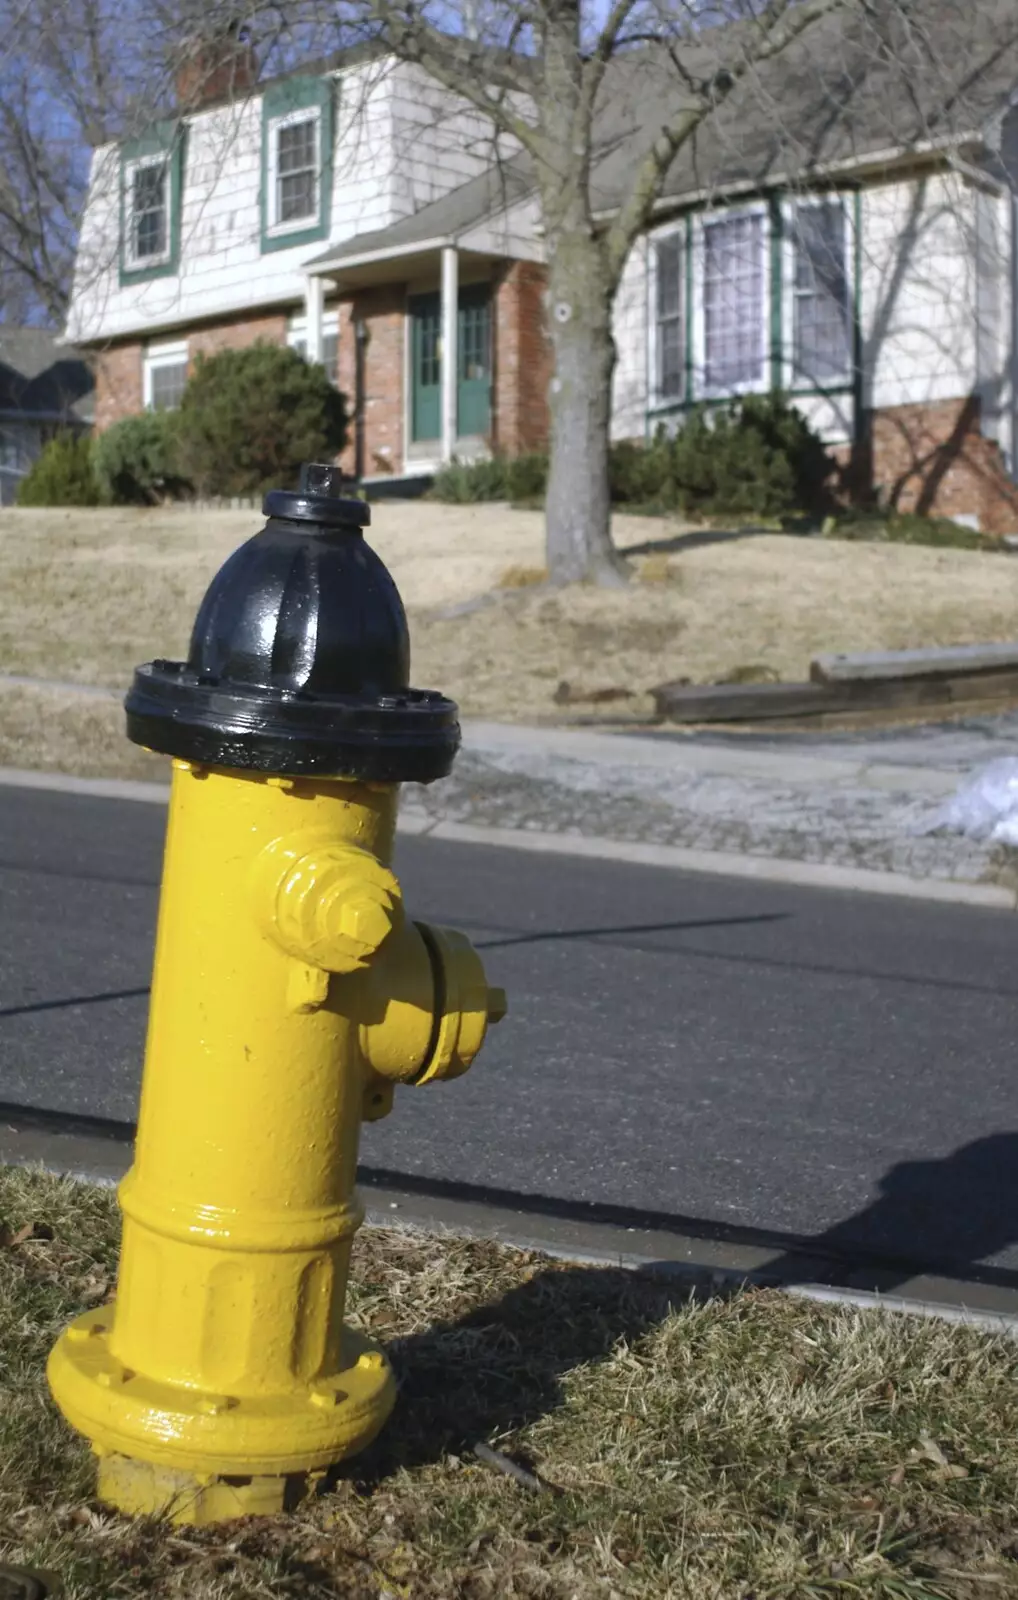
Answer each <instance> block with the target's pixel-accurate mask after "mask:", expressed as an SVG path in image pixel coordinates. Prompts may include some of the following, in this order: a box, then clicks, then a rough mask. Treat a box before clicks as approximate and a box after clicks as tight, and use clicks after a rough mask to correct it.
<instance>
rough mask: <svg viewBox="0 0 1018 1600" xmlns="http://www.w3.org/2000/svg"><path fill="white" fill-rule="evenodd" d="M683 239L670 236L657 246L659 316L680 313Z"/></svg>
mask: <svg viewBox="0 0 1018 1600" xmlns="http://www.w3.org/2000/svg"><path fill="white" fill-rule="evenodd" d="M681 264H682V239H681V237H680V235H679V234H677V233H673V234H670V235H669V237H668V238H667V239H661V240H659V242H658V245H657V314H658V316H659V317H673V316H676V315H677V314H678V312H679V309H680V306H681V303H682V302H681V296H682V280H681Z"/></svg>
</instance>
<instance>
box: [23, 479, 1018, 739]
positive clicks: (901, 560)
mask: <svg viewBox="0 0 1018 1600" xmlns="http://www.w3.org/2000/svg"><path fill="white" fill-rule="evenodd" d="M257 525H258V518H257V517H256V516H254V515H253V514H251V513H248V512H217V513H211V514H208V515H202V514H195V513H182V512H173V511H153V512H145V513H136V512H132V511H115V512H108V511H95V512H61V511H54V512H48V511H37V512H30V511H5V512H2V513H0V672H8V673H20V674H26V675H30V676H37V677H43V678H48V679H63V680H68V679H71V680H79V681H83V682H89V683H104V684H111V685H122V684H124V683H125V682H126V681H127V679H128V677H129V674H130V671H131V668H132V667H133V666H134V664H135V663H136V662H137V661H139V660H144V659H147V658H150V657H152V656H154V655H179V654H180V653H181V652H182V651H183V650H184V649H185V647H186V641H187V632H188V629H189V627H190V623H191V620H192V618H193V615H194V612H195V609H196V607H197V604H198V601H199V599H200V596H201V594H202V592H203V591H204V588H205V586H206V583H207V582H208V579H209V578H210V576H211V575H212V573H213V572H214V571H215V569H216V568H217V567H218V566H219V564H220V562H221V561H222V559H223V557H224V556H225V555H226V554H227V552H228V551H229V550H230V549H231V548H232V547H233V546H234V545H235V544H236V543H237V542H238V541H239V540H240V539H241V538H243V537H245V536H247V535H248V534H249V533H250V532H251V531H253V529H254V528H256V527H257ZM615 536H616V541H617V542H618V544H619V545H620V547H622V548H624V549H627V550H629V551H630V552H633V553H634V554H633V559H634V565H635V569H636V576H637V578H638V579H642V580H643V581H640V582H637V583H634V584H632V585H630V587H629V588H628V589H626V590H623V591H602V590H595V589H586V588H574V589H568V590H563V591H560V592H551V591H549V590H547V589H546V588H545V587H543V586H542V585H541V584H540V583H539V582H537V581H533V580H536V579H537V578H538V577H539V575H540V573H541V571H542V568H541V565H540V562H541V556H542V548H541V520H540V517H539V515H538V514H537V513H533V512H514V511H511V510H508V509H506V508H503V507H497V506H495V507H492V506H462V507H460V506H443V505H437V504H430V503H425V502H418V503H414V504H409V505H399V504H382V505H379V506H376V507H375V508H374V524H373V528H372V532H371V539H372V542H373V543H374V544H375V546H376V547H377V548H378V550H379V551H380V552H381V554H382V555H383V557H384V558H385V560H386V561H387V562H388V563H389V565H390V566H391V568H392V571H393V573H394V575H395V577H396V580H397V582H398V584H399V586H400V588H401V590H402V592H403V595H404V599H405V601H406V603H407V606H408V609H409V611H410V617H411V629H412V634H413V644H414V669H413V676H414V681H415V682H416V683H418V684H419V685H420V686H422V687H437V688H441V689H443V690H445V691H446V692H447V693H450V694H452V695H453V696H454V697H455V698H456V699H457V700H458V701H459V702H460V705H461V707H462V709H463V711H464V712H465V713H466V714H467V715H472V716H485V717H497V718H502V719H506V720H532V719H535V718H540V717H542V716H549V715H552V714H554V702H553V699H552V696H553V694H554V691H555V689H556V687H557V685H558V684H559V682H560V681H562V680H563V679H564V680H567V681H568V682H569V683H570V684H571V685H573V687H574V690H577V689H579V690H589V691H591V692H593V691H597V690H603V689H606V688H611V687H616V688H619V687H624V688H628V689H632V690H635V691H636V692H637V695H638V698H637V699H635V700H633V701H631V702H630V707H631V709H632V710H640V709H642V708H643V707H647V708H649V705H650V702H649V700H648V699H647V698H646V691H647V690H649V689H650V688H651V687H653V686H654V685H655V684H657V683H661V682H663V681H666V680H668V679H673V678H688V679H690V680H691V681H692V682H717V681H722V680H724V679H726V678H727V677H728V676H729V675H730V674H731V673H732V672H733V671H734V670H735V669H737V668H739V667H740V666H742V665H744V664H745V663H746V662H747V661H750V662H753V663H757V664H759V665H760V666H761V667H762V668H765V669H767V670H768V671H769V672H770V673H773V674H775V675H777V676H778V677H780V678H785V679H789V678H802V677H804V676H806V674H807V671H808V666H809V661H810V658H811V657H812V656H813V655H814V654H816V653H817V652H818V651H821V650H865V649H888V650H894V649H904V648H908V647H912V646H919V645H949V644H960V643H966V642H982V641H987V640H994V639H1007V638H1010V637H1012V636H1013V635H1014V629H1015V620H1014V619H1015V616H1016V614H1018V562H1016V561H1014V560H1013V559H1011V558H1009V557H1007V556H1002V555H987V554H978V553H972V552H968V551H963V550H952V549H943V550H940V549H924V548H919V547H915V546H907V545H881V544H853V543H850V542H847V541H842V540H825V539H801V538H794V537H790V536H785V535H781V534H766V535H759V536H753V537H747V538H743V539H737V540H727V541H724V542H715V543H711V542H706V541H705V538H704V536H703V535H702V534H695V533H694V534H689V533H688V532H686V533H683V532H682V531H681V530H678V525H676V524H669V523H667V522H659V521H655V520H653V519H649V518H636V517H622V516H619V517H617V518H616V519H615ZM485 596H486V597H487V603H480V604H476V605H470V604H468V602H471V601H482V600H483V597H485Z"/></svg>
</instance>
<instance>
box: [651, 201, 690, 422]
mask: <svg viewBox="0 0 1018 1600" xmlns="http://www.w3.org/2000/svg"><path fill="white" fill-rule="evenodd" d="M673 238H678V240H679V326H680V328H681V329H682V360H681V368H680V383H679V392H678V394H674V395H673V394H668V395H666V394H662V393H661V392H660V390H659V388H658V374H659V370H660V368H659V363H658V355H659V351H658V316H657V247H658V245H659V244H661V242H662V241H663V240H665V239H673ZM648 243H649V246H650V248H649V250H648V260H647V334H648V337H647V360H648V368H647V379H648V383H647V389H648V392H649V394H650V405H651V410H660V411H664V410H667V408H668V407H669V406H681V405H685V404H686V402H687V401H688V399H689V393H688V390H689V372H688V369H687V363H686V351H687V349H688V340H689V316H690V307H689V304H688V300H689V289H688V280H689V261H688V252H689V248H690V240H689V228H688V224H687V221H686V218H685V217H680V218H679V220H678V221H677V222H673V223H669V225H668V226H667V227H664V228H656V229H655V230H654V232H653V233H652V234H651V235H650V238H649V241H648Z"/></svg>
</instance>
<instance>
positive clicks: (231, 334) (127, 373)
mask: <svg viewBox="0 0 1018 1600" xmlns="http://www.w3.org/2000/svg"><path fill="white" fill-rule="evenodd" d="M286 322H287V319H286V315H285V313H283V312H279V311H275V312H271V313H270V314H268V315H266V316H261V317H237V318H234V319H233V320H231V321H230V322H220V323H216V324H215V325H213V326H211V327H202V328H192V329H191V330H190V331H189V332H188V331H182V332H181V333H179V334H178V335H174V334H166V335H160V336H159V337H158V338H157V339H154V340H153V341H152V342H153V343H154V344H162V343H164V342H167V341H168V340H171V339H173V338H174V337H178V338H181V339H185V338H186V340H187V350H188V356H189V358H190V359H191V360H192V361H193V360H194V357H195V356H196V355H197V354H198V352H199V351H201V352H202V353H203V354H204V355H209V356H211V355H215V353H216V352H217V351H218V350H243V349H244V348H245V347H246V346H247V345H249V344H255V343H256V342H257V341H258V340H259V339H264V340H265V341H266V342H267V343H268V344H284V343H285V342H286ZM144 358H145V343H144V341H142V340H140V339H133V340H131V342H130V343H128V344H117V345H110V346H109V348H108V349H106V350H103V351H100V352H99V354H98V355H97V356H96V375H95V428H96V432H97V433H101V432H102V431H103V429H104V428H108V427H109V426H110V424H111V423H113V422H119V421H120V420H121V418H122V417H133V416H137V414H138V412H139V411H141V410H143V409H144V403H145V402H144V383H143V379H142V366H143V362H144Z"/></svg>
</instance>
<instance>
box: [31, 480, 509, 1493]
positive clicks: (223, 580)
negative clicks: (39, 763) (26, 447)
mask: <svg viewBox="0 0 1018 1600" xmlns="http://www.w3.org/2000/svg"><path fill="white" fill-rule="evenodd" d="M265 511H266V514H267V516H268V518H269V521H268V524H267V526H266V527H265V529H263V531H262V532H261V533H259V534H258V535H257V536H256V537H255V538H253V539H251V540H249V542H248V543H247V544H246V545H244V546H242V547H241V549H240V550H238V551H237V552H236V553H235V554H234V555H233V556H232V557H231V558H230V560H229V561H228V562H227V563H226V565H225V566H224V567H223V569H222V570H221V572H220V573H219V574H218V576H217V577H216V578H215V579H214V580H213V583H212V585H211V587H210V589H209V591H208V593H207V595H206V597H205V600H204V601H203V603H202V606H201V609H200V610H199V613H198V617H197V620H196V622H195V627H194V633H193V636H192V641H191V649H190V653H189V657H188V660H187V662H183V663H181V662H167V661H154V662H150V663H149V664H148V665H147V666H144V667H140V668H139V669H138V671H137V673H136V675H135V680H134V685H133V687H132V689H131V692H130V694H129V695H128V699H127V715H128V734H129V737H131V738H132V739H134V740H135V741H136V742H137V743H139V744H143V745H145V746H146V747H147V748H150V749H154V750H158V751H161V752H163V753H165V754H167V755H170V756H172V757H174V762H173V782H172V789H171V794H170V808H169V822H168V830H167V838H166V856H165V864H164V871H163V884H162V895H161V901H160V909H159V924H158V932H157V939H156V953H155V969H154V977H153V984H152V1000H151V1009H150V1015H149V1029H148V1045H147V1051H146V1059H145V1072H144V1080H143V1085H142V1096H141V1109H140V1115H139V1123H138V1137H137V1145H136V1150H135V1158H134V1165H133V1167H132V1168H131V1171H130V1172H129V1173H128V1174H127V1177H126V1178H125V1179H124V1181H123V1183H122V1184H121V1186H120V1204H121V1208H122V1211H123V1216H124V1226H123V1245H122V1253H121V1262H120V1272H119V1279H118V1286H117V1296H116V1300H115V1303H114V1304H112V1305H109V1306H104V1307H101V1308H99V1309H98V1310H93V1311H89V1312H86V1313H85V1315H84V1316H81V1317H79V1318H77V1320H76V1321H75V1322H73V1323H72V1324H71V1325H70V1327H68V1328H67V1329H66V1330H65V1332H64V1333H63V1335H62V1336H61V1338H60V1339H59V1341H58V1343H57V1344H56V1346H55V1347H54V1349H53V1351H52V1354H51V1356H50V1360H49V1367H48V1376H49V1382H50V1386H51V1389H52V1392H53V1395H54V1397H55V1399H56V1402H57V1404H58V1405H59V1407H60V1409H61V1410H62V1411H63V1413H64V1415H65V1416H66V1417H67V1419H68V1421H69V1422H70V1423H71V1424H72V1425H73V1426H74V1427H75V1428H77V1429H78V1430H79V1431H80V1432H81V1433H83V1434H84V1435H86V1437H87V1438H88V1439H89V1440H90V1441H91V1444H92V1447H93V1449H94V1451H95V1453H96V1455H97V1456H98V1458H99V1494H100V1496H101V1498H102V1499H103V1500H105V1501H107V1502H109V1503H111V1504H113V1505H115V1506H117V1507H119V1508H120V1509H121V1510H123V1511H127V1512H132V1513H148V1514H156V1515H159V1514H165V1515H168V1516H170V1517H171V1518H173V1519H174V1520H176V1521H181V1522H212V1521H217V1520H219V1519H221V1518H226V1517H233V1516H242V1515H246V1514H249V1513H252V1512H271V1511H278V1510H280V1509H281V1508H283V1507H284V1506H286V1505H289V1504H291V1503H293V1501H294V1500H295V1499H296V1498H299V1496H300V1494H301V1493H302V1492H304V1491H305V1490H306V1489H307V1487H308V1486H309V1484H310V1483H313V1482H314V1481H315V1479H316V1478H317V1477H320V1476H321V1475H322V1473H323V1472H324V1471H325V1470H326V1469H327V1468H328V1467H329V1466H331V1465H332V1464H334V1463H336V1462H337V1461H340V1460H341V1459H343V1458H344V1457H346V1456H349V1455H352V1454H353V1453H354V1452H356V1451H358V1450H360V1449H362V1448H363V1447H364V1446H365V1445H366V1444H368V1443H369V1442H370V1440H371V1439H372V1438H373V1437H374V1436H375V1434H376V1433H377V1432H378V1430H379V1429H380V1427H381V1426H382V1424H383V1422H384V1421H385V1419H386V1417H387V1416H388V1414H389V1412H390V1410H391V1409H392V1405H393V1401H394V1398H395V1388H394V1382H393V1376H392V1372H391V1369H390V1367H389V1364H388V1362H387V1360H386V1358H385V1356H384V1354H383V1352H382V1351H381V1350H380V1349H379V1348H378V1346H377V1345H375V1344H374V1343H373V1342H372V1341H371V1340H370V1339H368V1338H366V1337H365V1336H364V1335H363V1334H361V1333H358V1332H355V1331H354V1330H353V1329H351V1328H349V1327H347V1326H345V1324H344V1321H343V1309H344V1300H345V1294H346V1283H347V1273H348V1268H349V1262H350V1249H351V1244H352V1241H353V1236H354V1234H355V1232H356V1230H357V1228H358V1227H359V1225H360V1223H361V1220H362V1215H363V1213H362V1210H361V1207H360V1204H359V1202H358V1199H357V1194H356V1190H355V1187H354V1179H355V1169H356V1163H357V1145H358V1135H359V1130H360V1124H361V1120H362V1118H367V1119H374V1118H377V1117H382V1116H385V1115H386V1113H387V1112H388V1111H389V1110H390V1108H391V1106H392V1098H393V1089H394V1085H396V1084H397V1083H414V1084H420V1083H428V1082H430V1081H432V1080H433V1079H439V1078H453V1077H456V1076H458V1074H460V1073H462V1072H465V1071H466V1069H467V1067H469V1065H470V1063H471V1061H472V1060H473V1057H474V1056H475V1055H476V1053H477V1051H478V1050H479V1049H480V1047H481V1044H482V1041H483V1039H484V1036H485V1032H486V1029H487V1027H488V1024H489V1023H490V1022H492V1021H497V1020H498V1019H499V1018H500V1017H501V1016H502V1015H503V1014H504V1012H505V997H504V995H503V994H502V992H501V991H500V990H498V989H491V988H489V986H488V984H487V982H486V979H485V975H484V970H483V968H482V966H481V962H480V959H479V958H478V956H477V955H476V953H475V952H474V950H473V949H472V947H471V946H470V944H469V943H468V942H467V940H466V939H465V938H464V937H463V936H462V935H461V934H459V933H455V932H453V931H451V930H449V929H446V928H439V927H430V926H427V925H426V924H424V923H415V922H412V921H410V920H409V919H408V918H407V917H406V916H405V915H404V911H403V903H402V898H401V894H400V888H399V884H398V883H397V881H396V878H395V877H394V876H393V873H392V870H391V865H390V863H391V859H392V849H393V836H394V831H395V825H396V809H397V802H398V794H399V784H400V782H402V781H409V780H416V781H420V782H429V781H431V780H432V779H434V778H437V777H440V776H442V775H444V774H445V773H446V772H447V771H448V770H449V767H450V765H451V763H452V758H453V756H454V754H455V751H456V748H457V745H458V738H459V729H458V725H457V721H456V707H455V706H454V705H453V704H452V703H451V702H450V701H448V700H446V699H445V698H444V697H443V696H441V695H439V694H436V693H433V692H430V691H420V690H412V689H408V688H407V683H408V677H409V649H408V642H407V630H406V619H405V616H404V613H403V608H402V604H401V602H400V599H399V595H398V593H397V591H396V588H395V585H394V584H393V582H392V579H391V577H390V575H389V573H388V572H387V570H386V568H385V567H384V566H383V564H382V562H381V561H380V560H379V558H378V557H377V555H375V553H374V552H373V551H372V550H371V549H370V548H369V547H368V546H367V545H366V544H365V542H364V539H363V536H362V527H363V525H364V524H365V523H366V522H367V521H368V519H369V511H368V508H367V506H365V505H363V504H361V503H360V502H358V501H350V500H343V499H341V498H339V497H338V495H337V494H336V493H335V480H334V477H333V473H332V469H330V468H327V467H308V468H305V469H304V471H303V473H302V478H301V488H300V489H299V490H298V492H297V493H294V494H289V493H285V492H282V491H278V492H274V493H272V494H270V495H268V496H267V497H266V503H265Z"/></svg>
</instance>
